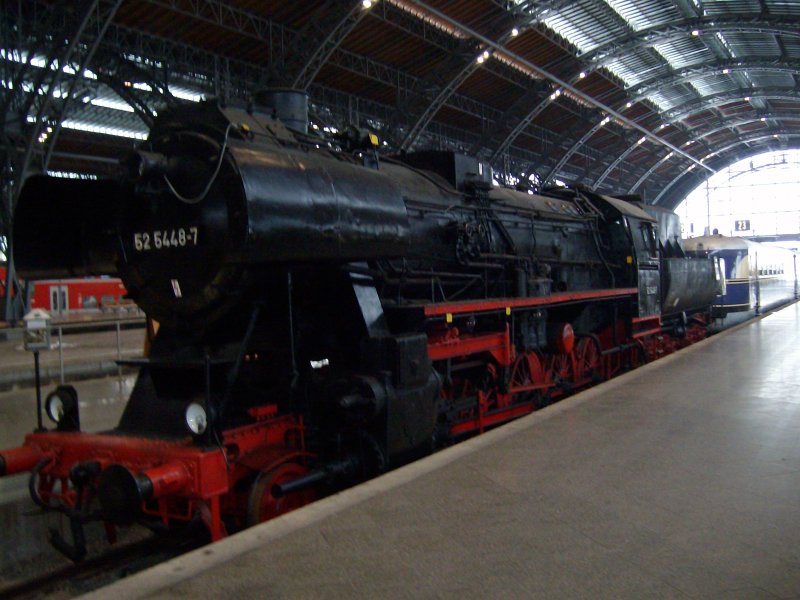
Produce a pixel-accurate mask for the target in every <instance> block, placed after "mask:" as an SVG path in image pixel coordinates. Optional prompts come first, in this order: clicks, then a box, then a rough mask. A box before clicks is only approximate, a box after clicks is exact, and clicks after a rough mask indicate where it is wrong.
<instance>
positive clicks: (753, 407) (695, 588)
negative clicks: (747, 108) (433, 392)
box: [94, 304, 800, 600]
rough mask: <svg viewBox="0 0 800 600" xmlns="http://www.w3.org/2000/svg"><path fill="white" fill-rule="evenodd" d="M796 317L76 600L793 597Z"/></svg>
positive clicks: (720, 341)
mask: <svg viewBox="0 0 800 600" xmlns="http://www.w3.org/2000/svg"><path fill="white" fill-rule="evenodd" d="M798 317H800V308H798V305H797V304H795V305H793V306H790V307H788V308H785V309H784V310H782V311H780V312H777V313H774V314H772V315H770V316H768V317H766V318H764V319H763V320H760V321H756V322H753V323H751V324H748V325H745V326H743V327H741V328H739V329H737V330H734V331H730V332H727V333H724V334H721V335H719V336H717V337H716V338H713V339H711V340H708V341H705V342H702V343H701V344H698V345H696V346H694V347H693V348H690V349H689V350H687V351H684V352H682V353H679V354H677V355H673V356H670V357H667V358H665V359H662V360H661V361H658V362H656V363H653V364H651V365H647V366H645V367H643V368H641V369H639V370H637V371H636V372H633V373H629V374H627V375H624V376H622V377H620V378H618V379H615V380H613V381H610V382H607V383H604V384H602V385H601V386H598V387H596V388H594V389H592V390H589V391H587V392H584V393H582V394H580V395H577V396H575V397H573V398H570V399H567V400H565V401H563V402H561V403H559V404H558V405H555V406H553V407H550V408H548V409H545V410H543V411H540V412H538V413H535V414H533V415H531V416H529V417H526V418H524V419H521V420H519V421H517V422H515V423H512V424H511V425H508V426H506V427H504V428H501V429H498V430H496V431H493V432H490V433H488V434H486V435H484V436H481V437H479V438H476V439H474V440H471V441H469V442H466V443H464V444H461V445H459V446H456V447H454V448H450V449H448V450H446V451H444V452H441V453H439V454H437V455H435V456H433V457H430V458H429V459H426V460H423V461H420V462H418V463H415V464H413V465H410V466H408V467H405V468H403V469H400V470H397V471H395V472H393V473H389V474H388V475H386V476H384V477H381V478H378V479H376V480H373V481H371V482H368V483H367V484H365V485H363V486H359V487H357V488H353V489H351V490H348V491H346V492H343V493H342V494H339V495H337V496H334V497H331V498H328V499H325V500H322V501H320V502H318V503H316V504H314V505H311V506H309V507H306V508H305V509H303V510H300V511H297V512H295V513H292V514H289V515H286V516H284V517H282V518H281V519H277V520H275V521H272V522H270V523H266V524H264V525H262V526H260V527H256V528H253V529H251V530H248V531H245V532H242V533H241V534H238V535H236V536H233V537H231V538H228V539H227V540H223V541H222V542H220V543H218V544H215V545H212V546H207V547H205V548H201V549H200V550H198V551H195V552H194V553H191V554H188V555H185V556H184V557H181V558H179V559H176V560H174V561H172V562H170V563H166V564H164V565H160V566H158V567H155V568H153V569H151V570H149V571H145V572H143V573H140V574H138V575H136V576H133V577H130V578H129V579H125V580H122V581H120V582H119V583H117V584H115V585H114V586H112V587H110V588H106V589H104V590H100V591H98V592H96V593H95V594H94V596H95V597H101V598H114V599H119V598H136V597H147V598H237V599H241V598H414V599H419V598H459V599H461V598H547V599H560V598H587V599H588V598H591V599H596V598H614V599H622V598H635V599H641V598H648V599H650V598H713V599H747V600H756V599H762V598H800V344H798V340H800V318H798Z"/></svg>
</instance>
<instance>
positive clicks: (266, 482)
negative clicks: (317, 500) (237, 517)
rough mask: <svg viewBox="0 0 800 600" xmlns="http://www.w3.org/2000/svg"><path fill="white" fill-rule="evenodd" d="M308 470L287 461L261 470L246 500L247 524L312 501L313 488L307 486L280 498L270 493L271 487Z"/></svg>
mask: <svg viewBox="0 0 800 600" xmlns="http://www.w3.org/2000/svg"><path fill="white" fill-rule="evenodd" d="M307 472H308V469H306V468H305V467H304V466H302V465H298V464H297V463H292V462H287V463H283V464H282V465H280V466H278V467H275V468H274V469H271V470H269V471H261V472H260V473H259V474H258V476H257V477H256V480H255V481H254V482H253V487H252V488H251V489H250V497H249V499H248V501H247V526H248V527H251V526H252V525H258V524H259V523H263V522H264V521H269V520H270V519H274V518H275V517H278V516H280V515H282V514H285V513H288V512H290V511H293V510H295V509H297V508H300V507H301V506H305V505H306V504H309V503H311V502H313V501H314V490H313V489H311V488H309V489H305V490H300V491H299V492H294V493H291V494H287V495H286V496H283V497H281V498H276V497H275V496H273V495H272V488H273V486H275V485H278V484H280V483H286V482H287V481H292V480H293V479H297V478H298V477H302V476H303V475H305V474H306V473H307Z"/></svg>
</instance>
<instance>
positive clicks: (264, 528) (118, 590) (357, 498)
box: [81, 313, 771, 600]
mask: <svg viewBox="0 0 800 600" xmlns="http://www.w3.org/2000/svg"><path fill="white" fill-rule="evenodd" d="M769 314H771V313H767V314H764V315H761V316H759V317H757V318H755V319H753V320H750V321H747V322H745V323H742V324H740V325H737V326H736V327H733V328H731V329H729V330H726V331H724V332H722V333H719V334H716V335H715V336H713V337H710V338H707V339H705V340H703V341H701V342H698V343H697V344H694V345H692V346H690V347H688V348H685V349H683V350H681V351H679V352H676V353H674V354H671V355H669V356H666V357H664V358H661V359H659V360H657V361H655V362H652V363H649V364H647V365H644V366H642V367H640V368H638V369H636V370H635V371H631V372H629V373H625V374H623V375H620V376H619V377H616V378H614V379H611V380H610V381H606V382H603V383H600V384H598V385H596V386H594V387H592V388H590V389H588V390H585V391H583V392H579V393H577V394H575V395H574V396H572V397H569V398H566V399H564V400H562V401H560V402H558V403H556V404H554V405H552V406H549V407H547V408H545V409H542V410H539V411H536V412H534V413H532V414H530V415H528V416H526V417H522V418H520V419H518V420H516V421H512V422H511V423H508V424H506V425H504V426H502V427H499V428H498V429H495V430H492V431H490V432H487V433H485V434H483V435H481V436H478V437H476V438H473V439H470V440H467V441H464V442H462V443H460V444H458V445H456V446H452V447H450V448H446V449H444V450H442V451H440V452H437V453H436V454H433V455H431V456H429V457H427V458H424V459H421V460H419V461H416V462H414V463H411V464H409V465H406V466H404V467H401V468H399V469H396V470H394V471H391V472H389V473H387V474H385V475H382V476H380V477H377V478H375V479H372V480H370V481H368V482H366V483H364V484H361V485H359V486H356V487H353V488H350V489H347V490H344V491H342V492H340V493H338V494H335V495H333V496H330V497H328V498H324V499H322V500H319V501H318V502H315V503H314V504H311V505H309V506H307V507H305V508H303V509H300V510H297V511H295V512H292V513H289V514H287V515H284V516H282V517H280V518H278V519H275V520H273V521H269V522H267V523H264V524H263V525H259V526H256V527H252V528H250V529H246V530H244V531H242V532H240V533H237V534H235V535H233V536H231V537H229V538H226V539H224V540H222V541H220V542H217V543H216V544H211V545H207V546H204V547H202V548H198V549H197V550H194V551H192V552H189V553H187V554H185V555H183V556H180V557H178V558H175V559H173V560H171V561H168V562H166V563H162V564H160V565H156V566H154V567H151V568H150V569H147V570H145V571H142V572H141V573H138V574H136V575H133V576H131V577H128V578H126V579H122V580H120V581H118V582H116V583H114V584H111V585H110V586H107V587H105V588H101V589H99V590H96V591H94V592H91V593H89V594H86V595H84V596H81V598H84V599H88V600H99V599H105V598H114V599H115V600H119V599H122V598H124V599H128V598H131V599H134V598H142V597H145V596H149V595H152V594H154V593H155V592H157V591H158V590H161V589H164V588H166V587H169V586H172V585H175V584H177V583H179V582H181V581H183V580H186V579H188V578H190V577H192V576H194V575H196V574H199V573H202V572H204V571H206V570H208V569H211V568H214V567H217V566H220V565H222V564H224V563H227V562H229V561H231V560H232V559H235V558H236V557H237V556H241V555H243V554H246V553H248V552H251V551H253V550H256V549H258V548H259V547H262V546H264V545H266V544H267V543H268V542H270V541H274V540H278V539H280V538H282V537H284V536H286V535H288V534H290V533H292V532H294V531H296V530H299V529H302V528H304V527H308V526H310V525H313V524H314V523H317V522H319V521H322V520H323V519H325V518H327V517H329V516H331V515H335V514H336V513H338V512H340V511H342V510H344V509H346V508H350V507H352V506H355V505H357V504H360V503H361V502H363V501H365V500H367V499H369V498H372V497H374V496H376V495H378V494H381V493H383V492H386V491H389V490H392V489H394V488H397V487H399V486H402V485H404V484H406V483H408V482H410V481H412V480H414V479H416V478H417V477H420V476H422V475H425V474H428V473H430V472H432V471H435V470H438V469H441V468H442V467H445V466H446V465H448V464H449V463H452V462H454V461H456V460H458V459H459V458H462V457H464V456H467V455H469V454H472V453H474V452H478V451H480V450H481V449H483V448H485V447H487V446H489V445H491V444H494V443H496V442H498V441H500V440H503V439H506V438H508V437H510V436H513V435H515V434H517V433H518V432H521V431H524V430H527V429H529V428H531V427H533V426H535V425H536V424H538V423H540V422H542V421H544V420H546V419H550V418H552V417H554V416H556V415H558V414H561V413H562V412H565V411H569V410H572V409H574V408H576V407H578V406H580V405H582V404H584V403H586V402H589V401H591V400H593V399H594V398H596V397H597V396H599V395H601V394H605V393H607V392H610V391H613V390H614V389H616V388H618V387H620V386H624V385H626V384H627V383H628V382H630V381H632V380H634V379H636V378H640V377H644V376H646V375H647V374H648V373H650V372H651V371H653V370H654V369H660V368H661V367H663V366H665V365H667V364H670V363H671V362H673V361H675V360H681V359H683V358H684V357H686V356H687V355H689V354H692V353H694V352H696V351H698V350H701V349H702V348H704V347H705V346H707V345H708V344H711V343H714V342H715V341H716V340H719V339H722V338H724V337H726V336H728V335H730V334H732V333H733V332H735V331H738V330H739V329H741V328H744V327H747V326H751V325H753V324H754V323H756V322H758V321H759V320H761V319H763V318H765V317H767V316H769Z"/></svg>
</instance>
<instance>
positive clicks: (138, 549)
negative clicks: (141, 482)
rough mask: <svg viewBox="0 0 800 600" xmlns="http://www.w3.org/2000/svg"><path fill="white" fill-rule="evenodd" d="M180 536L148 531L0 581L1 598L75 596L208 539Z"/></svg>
mask: <svg viewBox="0 0 800 600" xmlns="http://www.w3.org/2000/svg"><path fill="white" fill-rule="evenodd" d="M180 537H181V538H183V539H169V538H168V537H167V536H162V535H151V536H149V537H147V538H145V539H143V540H139V541H135V542H130V543H127V544H125V545H123V546H120V547H117V548H113V549H111V550H109V551H108V552H105V553H103V554H102V555H98V556H94V557H91V558H87V559H86V560H84V561H82V562H80V563H71V564H66V565H64V566H62V567H58V568H55V569H52V570H49V571H46V572H40V573H34V574H33V575H30V576H28V575H25V576H23V577H21V578H19V579H16V580H13V581H8V582H5V583H0V599H2V600H33V599H36V598H44V597H49V596H51V595H58V596H59V597H74V596H78V595H81V594H86V593H88V592H91V591H93V590H95V589H98V588H100V587H103V586H106V585H109V584H111V583H113V582H114V581H116V580H118V579H122V578H124V577H127V576H129V575H132V574H134V573H137V572H139V571H142V570H144V569H147V568H149V567H151V566H154V565H157V564H159V563H161V562H164V561H166V560H169V559H171V558H174V557H176V556H179V555H180V554H183V553H185V552H188V551H190V550H193V549H195V548H197V547H198V546H201V545H202V544H203V543H205V542H207V541H208V540H207V536H201V535H193V536H180ZM203 537H206V539H203Z"/></svg>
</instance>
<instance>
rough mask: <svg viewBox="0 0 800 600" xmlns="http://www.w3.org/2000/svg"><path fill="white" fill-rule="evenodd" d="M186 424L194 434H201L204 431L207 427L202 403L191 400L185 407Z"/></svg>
mask: <svg viewBox="0 0 800 600" xmlns="http://www.w3.org/2000/svg"><path fill="white" fill-rule="evenodd" d="M186 426H187V427H188V428H189V431H191V432H192V433H193V434H194V435H202V434H204V433H205V431H206V428H207V427H208V416H207V415H206V409H205V407H204V406H203V405H202V404H200V403H198V402H192V403H191V404H189V406H187V407H186Z"/></svg>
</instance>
